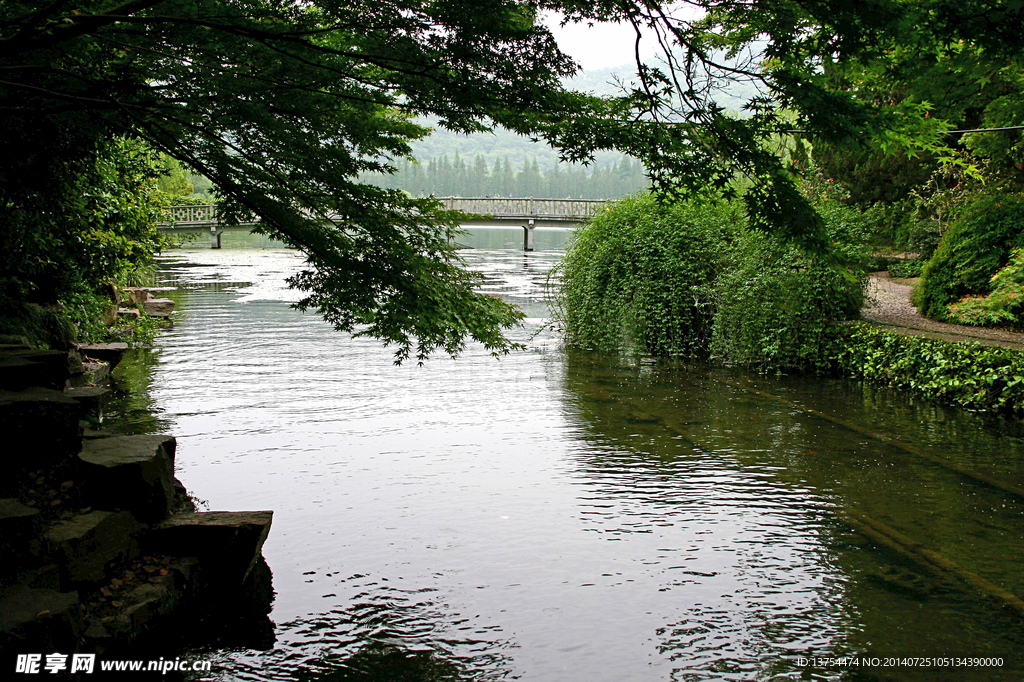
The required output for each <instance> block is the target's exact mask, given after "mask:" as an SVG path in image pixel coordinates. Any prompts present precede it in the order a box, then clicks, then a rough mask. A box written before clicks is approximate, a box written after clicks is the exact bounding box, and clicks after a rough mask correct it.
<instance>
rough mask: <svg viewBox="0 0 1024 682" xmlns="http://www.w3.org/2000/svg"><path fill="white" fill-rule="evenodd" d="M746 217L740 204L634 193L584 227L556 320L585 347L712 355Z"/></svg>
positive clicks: (568, 264) (569, 261)
mask: <svg viewBox="0 0 1024 682" xmlns="http://www.w3.org/2000/svg"><path fill="white" fill-rule="evenodd" d="M741 222H742V217H741V212H740V210H739V209H738V207H737V206H736V205H735V204H729V203H725V202H722V201H720V200H715V199H708V200H705V201H700V202H697V201H694V202H690V203H680V204H673V205H666V204H664V203H661V202H658V201H657V200H655V199H654V198H653V197H651V196H650V195H641V196H637V197H629V198H626V199H623V200H622V201H619V202H617V203H616V204H615V206H614V207H613V208H611V209H610V210H608V211H606V212H604V213H601V214H600V215H598V216H597V217H595V218H594V219H593V220H591V221H590V222H589V223H588V224H587V226H586V227H585V228H583V229H581V230H579V231H578V232H577V235H576V238H575V240H574V241H573V243H572V245H571V246H570V247H569V250H568V252H567V254H566V257H565V261H564V264H563V266H562V286H561V290H560V295H559V300H558V303H559V311H560V312H559V317H560V318H561V319H560V321H561V323H562V325H563V331H564V334H565V337H566V342H567V343H568V344H569V345H571V346H575V347H578V348H588V349H595V350H610V351H630V352H631V351H637V352H643V353H650V354H653V355H685V356H692V355H699V354H701V353H703V352H706V349H707V345H708V340H709V338H710V333H711V324H712V317H713V298H714V295H713V285H714V282H715V280H716V279H717V276H718V271H719V268H720V267H721V266H722V262H723V259H725V258H727V257H728V246H727V245H728V244H729V242H730V241H732V240H733V239H734V238H735V236H736V234H737V226H738V225H739V224H740V223H741Z"/></svg>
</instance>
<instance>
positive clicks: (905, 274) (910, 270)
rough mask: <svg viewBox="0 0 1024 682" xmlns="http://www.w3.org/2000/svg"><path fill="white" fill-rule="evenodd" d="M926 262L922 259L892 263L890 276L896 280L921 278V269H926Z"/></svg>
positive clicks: (889, 269) (889, 267)
mask: <svg viewBox="0 0 1024 682" xmlns="http://www.w3.org/2000/svg"><path fill="white" fill-rule="evenodd" d="M924 264H925V261H923V260H920V259H914V260H907V261H899V262H897V263H890V264H889V266H888V268H887V269H888V271H889V276H890V277H893V278H894V279H907V278H910V277H920V276H921V268H923V267H924Z"/></svg>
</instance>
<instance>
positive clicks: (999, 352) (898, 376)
mask: <svg viewBox="0 0 1024 682" xmlns="http://www.w3.org/2000/svg"><path fill="white" fill-rule="evenodd" d="M830 360H831V361H832V364H833V368H834V369H835V370H836V371H838V372H839V373H842V374H845V375H846V376H851V377H856V378H863V379H866V380H868V381H873V382H877V383H882V384H887V385H889V386H892V387H894V388H900V389H905V390H910V391H913V392H915V393H918V394H919V395H921V396H923V397H925V398H928V399H931V400H936V401H939V402H943V403H949V404H953V405H959V406H960V407H965V408H969V409H977V410H1005V411H1013V412H1021V411H1024V352H1021V351H1019V350H1015V349H1012V348H1003V347H1001V346H983V345H981V344H979V343H952V342H949V341H942V340H940V339H932V338H926V337H922V336H904V335H902V334H897V333H896V332H892V331H888V330H885V329H879V328H878V327H874V326H872V325H868V324H859V323H858V324H852V325H847V326H844V327H842V328H840V329H839V330H838V332H837V334H836V337H835V340H834V347H833V350H832V353H830Z"/></svg>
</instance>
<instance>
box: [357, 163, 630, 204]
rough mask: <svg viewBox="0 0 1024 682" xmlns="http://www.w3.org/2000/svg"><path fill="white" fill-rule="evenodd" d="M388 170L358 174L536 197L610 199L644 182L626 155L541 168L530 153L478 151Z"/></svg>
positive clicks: (412, 186)
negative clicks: (517, 161)
mask: <svg viewBox="0 0 1024 682" xmlns="http://www.w3.org/2000/svg"><path fill="white" fill-rule="evenodd" d="M396 165H397V169H398V170H397V172H395V173H394V174H392V175H381V174H373V175H366V176H365V177H364V178H362V179H363V180H364V181H366V182H371V183H373V184H375V185H378V186H380V187H387V188H391V189H402V190H405V191H406V192H409V193H410V194H412V195H414V196H417V195H420V194H424V195H428V194H433V195H435V196H439V197H441V196H460V197H483V196H492V197H494V196H506V197H508V196H511V197H538V198H558V199H560V198H567V197H571V198H574V199H611V198H617V197H621V196H624V195H626V194H630V193H632V192H636V191H638V190H642V189H645V188H646V187H647V184H648V180H647V175H646V171H645V169H644V167H643V164H642V163H640V162H639V161H636V160H633V159H631V158H629V157H628V156H623V157H621V158H620V159H619V160H618V161H615V162H613V163H612V164H611V165H606V166H604V167H601V166H599V165H597V164H595V165H593V166H592V167H591V168H590V169H589V172H588V169H587V168H586V167H584V166H580V165H573V164H563V163H556V164H553V165H552V166H551V168H549V169H547V170H546V171H542V170H541V169H540V166H539V164H538V163H537V160H536V159H528V160H525V161H524V162H523V165H522V167H521V168H519V169H518V170H515V169H513V168H512V164H511V163H509V160H508V157H505V158H503V159H496V160H495V161H494V164H493V165H490V164H488V162H487V160H486V159H485V158H484V157H483V155H479V154H478V155H477V156H476V157H475V158H474V159H473V161H472V163H467V162H466V160H465V159H464V158H463V157H462V156H460V155H459V153H458V152H456V153H455V157H454V158H453V159H449V158H448V155H447V154H445V155H443V156H441V157H440V158H433V159H430V160H429V161H427V162H426V163H417V162H413V161H409V160H402V161H400V162H398V164H396Z"/></svg>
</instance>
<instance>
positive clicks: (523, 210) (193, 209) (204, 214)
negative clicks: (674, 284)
mask: <svg viewBox="0 0 1024 682" xmlns="http://www.w3.org/2000/svg"><path fill="white" fill-rule="evenodd" d="M439 201H441V202H442V203H443V204H444V205H445V207H446V208H448V209H450V210H454V211H463V212H464V213H473V214H476V215H490V216H494V217H495V218H497V219H501V218H542V219H543V218H547V219H551V220H567V221H568V220H583V219H585V218H589V217H591V216H593V215H595V214H596V213H598V212H599V211H601V210H602V209H604V207H605V206H606V205H607V204H608V202H607V201H601V200H593V199H534V198H532V197H530V198H503V197H439ZM167 211H168V213H170V214H171V220H170V221H167V222H162V223H160V225H161V226H163V227H170V226H171V225H175V226H178V227H191V226H197V225H203V226H206V225H210V226H214V225H217V224H219V222H220V220H219V219H218V216H217V205H216V204H202V205H199V206H171V207H169V208H168V209H167Z"/></svg>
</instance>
